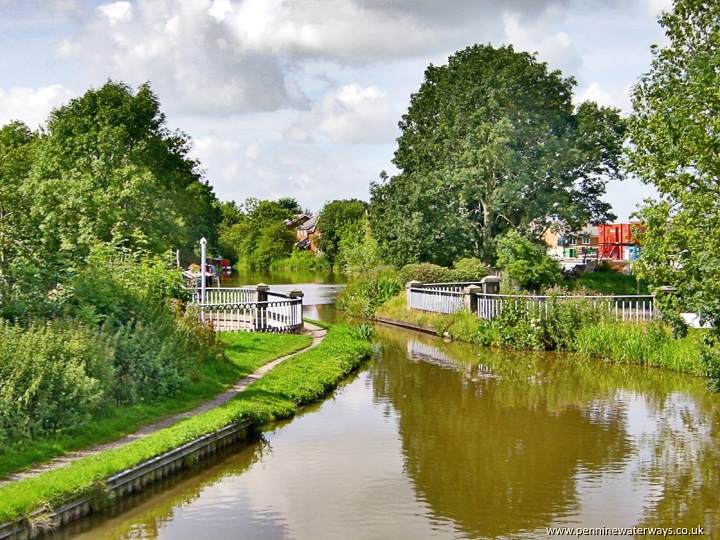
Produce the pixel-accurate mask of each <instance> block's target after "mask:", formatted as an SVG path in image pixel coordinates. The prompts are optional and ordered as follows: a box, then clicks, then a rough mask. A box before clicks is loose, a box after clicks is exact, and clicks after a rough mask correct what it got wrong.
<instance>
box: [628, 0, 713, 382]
mask: <svg viewBox="0 0 720 540" xmlns="http://www.w3.org/2000/svg"><path fill="white" fill-rule="evenodd" d="M660 24H661V25H662V26H663V27H664V29H665V34H666V36H667V39H668V43H667V45H665V46H663V47H654V48H653V61H652V65H651V68H650V71H649V72H648V73H646V74H645V75H643V77H642V78H641V79H640V81H639V82H638V84H637V85H636V86H635V89H634V93H633V108H634V115H633V118H632V122H631V124H630V135H631V138H632V142H633V145H632V147H631V149H630V166H631V168H632V170H633V172H635V173H636V174H637V175H638V176H639V177H640V178H642V179H643V180H644V181H646V182H649V183H652V184H653V185H654V186H655V187H656V189H657V191H658V193H659V195H660V197H659V199H658V200H656V201H651V202H649V203H648V204H647V205H646V206H645V208H644V209H643V210H642V212H641V217H642V219H643V221H644V223H645V226H646V228H645V231H644V232H643V233H642V235H641V238H640V240H641V242H642V245H643V255H642V258H641V261H640V264H639V265H638V266H639V272H640V275H641V276H642V277H643V278H645V279H647V280H648V282H649V283H650V285H651V286H654V287H658V286H664V285H672V286H674V287H675V288H676V289H677V295H674V296H673V295H666V296H665V305H664V308H665V310H666V312H671V313H672V312H677V311H692V312H697V313H698V314H699V315H700V317H701V318H702V319H703V320H704V321H709V322H711V323H712V324H713V325H714V328H715V331H714V332H713V333H711V334H709V342H708V343H707V345H708V347H707V349H706V351H705V353H706V357H707V358H708V360H709V361H710V362H711V363H712V364H713V365H716V366H720V355H718V354H717V353H716V352H714V351H716V350H717V349H718V348H719V347H718V344H717V343H716V341H717V339H718V335H720V227H718V220H719V219H720V183H719V178H720V159H718V145H719V144H720V135H718V118H720V95H719V94H718V92H717V88H718V86H720V4H718V3H717V2H708V1H702V0H676V1H675V3H674V9H673V10H672V11H670V12H666V13H664V14H663V15H662V16H661V18H660ZM674 320H675V321H678V319H677V318H676V317H675V318H674ZM680 330H681V328H680ZM713 357H715V359H714V360H713ZM718 375H720V370H719V373H718ZM717 381H718V387H720V376H719V377H717Z"/></svg>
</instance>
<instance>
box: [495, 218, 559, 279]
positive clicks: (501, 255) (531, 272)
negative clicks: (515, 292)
mask: <svg viewBox="0 0 720 540" xmlns="http://www.w3.org/2000/svg"><path fill="white" fill-rule="evenodd" d="M497 257H498V258H497V264H498V266H499V267H500V268H501V269H502V272H503V278H505V279H506V280H507V281H509V282H510V283H512V284H513V285H515V286H517V287H520V288H521V289H524V290H526V291H534V292H539V291H541V290H543V289H545V288H547V287H550V286H552V285H555V284H557V283H558V282H559V281H560V278H561V274H560V265H559V264H558V263H557V262H555V261H554V260H552V259H551V258H550V256H549V255H548V254H547V250H546V249H545V247H544V246H542V245H540V244H539V243H538V242H535V241H533V240H531V239H529V238H526V237H524V236H522V235H520V234H519V233H517V232H516V231H508V232H507V233H505V234H504V235H503V236H502V237H501V238H500V239H499V240H498V244H497Z"/></svg>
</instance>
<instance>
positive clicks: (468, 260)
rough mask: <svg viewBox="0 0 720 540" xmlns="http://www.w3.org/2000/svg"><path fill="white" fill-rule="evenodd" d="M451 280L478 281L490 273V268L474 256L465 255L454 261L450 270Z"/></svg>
mask: <svg viewBox="0 0 720 540" xmlns="http://www.w3.org/2000/svg"><path fill="white" fill-rule="evenodd" d="M449 273H450V278H451V281H480V280H481V279H482V278H484V277H485V276H487V275H488V274H489V273H490V268H488V266H487V265H486V264H485V263H484V262H482V261H481V260H480V259H477V258H475V257H465V258H463V259H460V260H458V261H455V264H454V265H453V268H452V269H451V270H450V272H449Z"/></svg>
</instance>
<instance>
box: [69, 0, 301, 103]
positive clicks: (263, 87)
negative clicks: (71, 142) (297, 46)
mask: <svg viewBox="0 0 720 540" xmlns="http://www.w3.org/2000/svg"><path fill="white" fill-rule="evenodd" d="M218 6H220V7H218ZM230 7H232V6H230ZM224 13H225V10H224V9H222V5H221V4H218V3H217V2H210V1H209V0H194V1H193V2H180V1H176V0H139V1H138V2H136V3H135V4H134V5H132V4H130V3H129V2H113V3H109V4H101V5H100V6H98V7H97V9H96V12H95V14H94V16H93V17H92V18H91V19H90V20H89V21H88V22H87V23H86V25H85V26H84V28H83V29H82V31H81V32H80V33H79V34H78V35H77V36H76V37H74V38H72V39H66V40H63V41H62V42H61V43H60V44H59V46H58V49H57V52H58V53H59V54H60V56H62V57H63V58H66V59H74V60H78V59H80V60H83V61H86V62H87V63H89V65H91V66H94V67H95V71H96V72H97V73H98V75H99V76H101V77H107V76H111V77H115V78H119V79H123V80H126V81H129V82H131V83H134V84H138V83H141V82H144V81H146V80H150V82H151V83H152V85H153V87H154V88H155V89H156V90H157V91H158V92H159V94H160V95H161V97H162V98H163V99H164V100H165V101H166V102H168V103H169V104H170V108H172V109H176V110H177V109H179V110H182V111H184V112H189V113H205V114H228V113H235V112H249V111H264V110H277V109H280V108H284V107H303V106H305V104H306V99H305V97H304V96H303V95H302V92H301V91H300V90H299V87H298V86H297V84H296V83H295V82H294V81H293V80H292V77H291V72H290V71H288V70H287V69H286V66H284V65H283V61H282V59H281V58H279V57H278V56H277V55H275V54H273V53H272V52H270V51H267V50H263V49H260V48H257V47H252V46H251V45H250V44H249V43H248V42H243V41H240V40H238V39H237V36H236V34H235V33H234V30H233V29H232V28H231V27H230V25H229V24H227V23H225V22H224V21H223V20H219V19H222V18H223V17H224V15H223V14H224Z"/></svg>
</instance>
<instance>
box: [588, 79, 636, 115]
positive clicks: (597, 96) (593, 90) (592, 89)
mask: <svg viewBox="0 0 720 540" xmlns="http://www.w3.org/2000/svg"><path fill="white" fill-rule="evenodd" d="M630 90H631V89H630V87H625V88H623V89H621V90H619V91H617V92H610V91H608V90H606V89H605V88H604V87H603V86H602V85H601V84H600V83H599V82H597V81H593V82H591V83H590V84H589V85H587V86H586V87H584V88H581V89H580V91H579V92H578V94H577V99H576V101H577V102H578V103H581V102H583V101H595V102H597V103H598V104H600V105H603V106H605V107H617V108H619V109H620V110H622V111H624V112H626V113H629V112H630V111H631V110H632V103H631V101H630Z"/></svg>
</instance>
